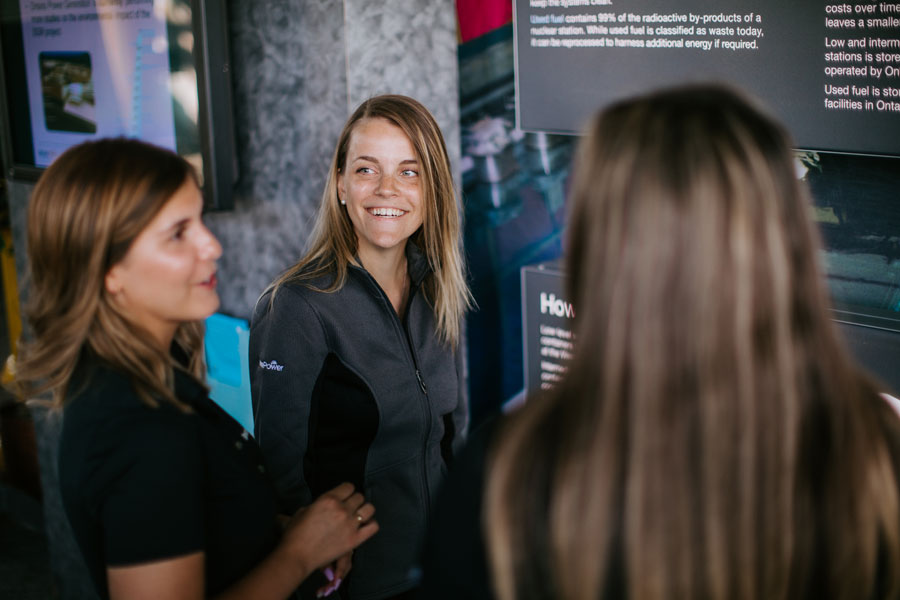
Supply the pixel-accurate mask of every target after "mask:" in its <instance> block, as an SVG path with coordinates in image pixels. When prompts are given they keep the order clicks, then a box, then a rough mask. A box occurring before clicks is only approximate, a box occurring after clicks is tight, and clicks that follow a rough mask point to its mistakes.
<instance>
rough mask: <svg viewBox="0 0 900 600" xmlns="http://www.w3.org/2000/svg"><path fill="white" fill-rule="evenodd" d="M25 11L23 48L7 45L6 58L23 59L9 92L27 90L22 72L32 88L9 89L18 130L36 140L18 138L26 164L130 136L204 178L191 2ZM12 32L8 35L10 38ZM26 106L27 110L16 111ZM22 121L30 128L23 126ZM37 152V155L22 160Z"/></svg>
mask: <svg viewBox="0 0 900 600" xmlns="http://www.w3.org/2000/svg"><path fill="white" fill-rule="evenodd" d="M7 4H10V2H7ZM16 4H17V7H16V8H18V13H19V14H18V21H19V27H20V28H21V29H20V31H21V44H15V45H14V50H13V51H10V47H11V42H10V40H4V50H5V52H4V54H5V61H6V62H7V63H9V62H10V61H17V62H18V64H16V65H12V67H11V68H10V67H9V66H8V67H7V88H10V87H15V86H18V85H21V84H22V82H21V81H20V80H17V78H16V77H15V76H14V74H15V72H16V71H17V70H18V69H21V72H23V74H24V86H25V88H26V90H24V92H25V93H24V94H23V93H22V92H23V90H15V89H8V90H7V93H8V96H9V97H10V100H9V102H10V103H11V104H12V106H10V114H11V121H13V123H12V124H11V128H12V129H13V130H14V133H17V134H18V137H20V138H21V137H24V138H26V139H25V140H24V142H23V140H21V139H20V140H16V143H15V146H16V149H17V150H19V152H17V156H16V158H17V160H19V161H21V162H25V163H27V164H30V165H32V166H35V167H46V166H47V165H49V164H50V163H51V162H53V160H54V159H55V158H56V157H57V156H59V155H60V154H61V153H62V152H63V151H65V150H66V149H67V148H69V147H70V146H72V145H74V144H78V143H80V142H82V141H85V140H88V139H94V138H101V137H118V136H125V137H132V138H139V139H142V140H144V141H147V142H150V143H152V144H155V145H158V146H162V147H165V148H169V149H171V150H174V151H176V152H179V153H180V154H182V155H183V156H185V157H186V158H188V159H189V160H191V162H192V163H194V164H195V166H196V167H198V168H197V172H198V173H202V172H203V170H202V168H200V167H201V162H202V159H201V154H200V142H199V138H198V127H197V119H198V107H199V103H198V94H197V77H196V70H195V66H194V58H193V44H194V40H193V35H192V33H191V31H192V29H191V18H192V15H191V9H190V5H189V3H188V2H187V1H186V0H16ZM5 13H6V14H9V10H8V9H7V10H5ZM9 31H12V30H11V29H10V27H5V28H4V32H5V33H7V37H10V36H9V34H8V32H9ZM14 33H18V32H14ZM10 72H12V74H13V76H10ZM22 101H24V102H25V103H26V104H27V106H25V107H23V106H17V105H15V104H16V103H17V102H22ZM22 115H27V130H26V124H23V123H21V122H16V121H20V120H21V116H22ZM29 142H30V144H29ZM29 146H30V152H31V156H30V157H23V156H21V155H22V154H25V153H27V149H28V147H29ZM23 148H24V149H25V150H24V151H23V150H22V149H23ZM29 158H30V160H29Z"/></svg>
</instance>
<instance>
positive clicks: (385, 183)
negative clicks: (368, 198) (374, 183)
mask: <svg viewBox="0 0 900 600" xmlns="http://www.w3.org/2000/svg"><path fill="white" fill-rule="evenodd" d="M375 193H376V194H377V195H379V196H396V195H397V182H396V181H394V176H393V175H391V174H390V173H382V175H381V177H380V178H379V179H378V189H376V190H375Z"/></svg>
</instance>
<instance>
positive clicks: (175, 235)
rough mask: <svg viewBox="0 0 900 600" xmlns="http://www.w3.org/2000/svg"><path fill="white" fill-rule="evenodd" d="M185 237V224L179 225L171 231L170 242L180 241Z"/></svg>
mask: <svg viewBox="0 0 900 600" xmlns="http://www.w3.org/2000/svg"><path fill="white" fill-rule="evenodd" d="M186 236H187V223H179V224H178V225H176V226H175V229H174V230H173V231H172V240H174V241H181V240H183V239H184V238H185V237H186Z"/></svg>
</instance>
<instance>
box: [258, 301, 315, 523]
mask: <svg viewBox="0 0 900 600" xmlns="http://www.w3.org/2000/svg"><path fill="white" fill-rule="evenodd" d="M270 298H271V295H270V293H269V294H265V295H263V297H262V298H260V299H259V302H258V303H257V307H256V310H255V312H254V315H253V319H252V320H251V324H250V350H249V354H250V393H251V398H252V403H253V419H254V430H255V437H256V441H257V443H258V444H259V446H260V448H261V449H262V452H263V456H264V457H265V461H266V467H267V468H268V471H269V474H270V475H271V477H272V479H273V481H274V482H275V487H276V489H277V490H278V495H279V498H280V500H281V504H282V510H283V511H284V512H287V513H292V512H294V511H295V510H296V509H297V508H299V507H300V506H305V505H307V504H309V503H311V502H312V494H311V492H310V489H309V483H308V482H307V481H306V478H305V476H304V473H303V458H304V456H305V455H306V450H307V446H308V444H309V418H310V406H311V401H312V393H313V389H314V388H315V385H316V380H317V378H318V376H319V373H320V372H321V369H322V365H323V364H324V362H325V357H326V356H327V355H328V342H327V339H326V336H325V332H324V328H323V326H322V324H321V322H320V321H319V317H318V315H317V314H316V312H315V311H314V310H313V309H312V307H311V306H310V305H309V303H308V302H307V301H306V299H305V298H304V297H303V296H302V295H301V293H300V292H299V291H297V290H294V289H292V288H290V287H288V286H282V287H281V288H280V289H279V290H278V293H277V294H276V295H275V301H274V302H271V301H270Z"/></svg>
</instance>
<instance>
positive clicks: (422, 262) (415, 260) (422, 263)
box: [350, 239, 431, 287]
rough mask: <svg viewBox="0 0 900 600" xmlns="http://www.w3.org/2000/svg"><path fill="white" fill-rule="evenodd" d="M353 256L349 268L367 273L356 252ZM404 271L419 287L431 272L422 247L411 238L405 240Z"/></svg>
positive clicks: (414, 285)
mask: <svg viewBox="0 0 900 600" xmlns="http://www.w3.org/2000/svg"><path fill="white" fill-rule="evenodd" d="M353 258H354V262H352V263H350V268H351V269H358V270H360V271H362V272H364V273H366V274H367V275H368V274H369V272H368V271H367V270H366V268H365V267H364V266H362V261H361V260H360V259H359V255H358V254H356V255H354V256H353ZM406 272H407V273H409V279H410V281H411V282H412V285H413V287H419V286H420V285H421V284H422V282H423V281H424V280H425V278H426V277H428V275H429V273H431V266H429V264H428V257H427V256H425V253H424V252H423V251H422V249H421V248H419V246H418V245H416V243H415V242H413V241H412V239H409V240H406ZM370 276H371V275H370Z"/></svg>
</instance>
